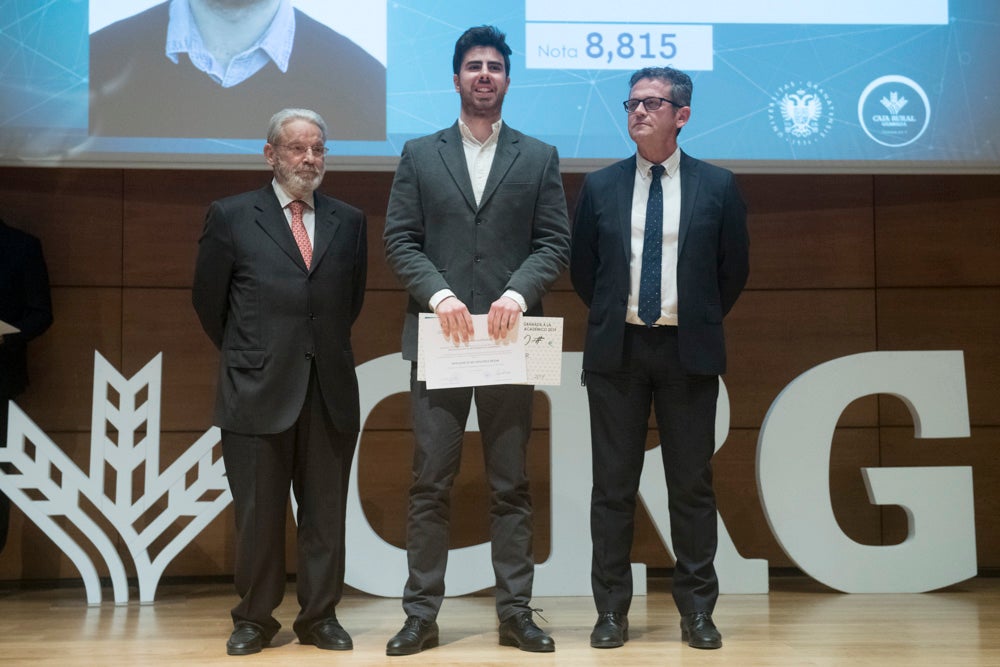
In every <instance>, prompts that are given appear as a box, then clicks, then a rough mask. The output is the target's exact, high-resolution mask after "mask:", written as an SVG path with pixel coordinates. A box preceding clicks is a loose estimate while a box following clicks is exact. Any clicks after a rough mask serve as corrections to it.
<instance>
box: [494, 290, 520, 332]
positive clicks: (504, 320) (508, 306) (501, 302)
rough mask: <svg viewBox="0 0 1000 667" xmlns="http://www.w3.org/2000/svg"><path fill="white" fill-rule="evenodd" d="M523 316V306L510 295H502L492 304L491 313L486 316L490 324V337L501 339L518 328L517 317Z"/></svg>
mask: <svg viewBox="0 0 1000 667" xmlns="http://www.w3.org/2000/svg"><path fill="white" fill-rule="evenodd" d="M520 316H521V306H519V305H517V302H516V301H514V300H513V299H511V298H510V297H509V296H502V297H500V298H499V299H497V300H496V301H494V302H493V303H492V305H490V314H489V316H488V317H487V318H486V322H487V324H488V325H489V334H490V338H492V339H493V340H495V341H498V342H499V341H501V340H503V339H505V338H506V337H507V335H508V334H509V333H510V332H511V331H513V330H515V329H517V318H518V317H520Z"/></svg>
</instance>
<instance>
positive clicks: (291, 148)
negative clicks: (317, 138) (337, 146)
mask: <svg viewBox="0 0 1000 667" xmlns="http://www.w3.org/2000/svg"><path fill="white" fill-rule="evenodd" d="M275 146H276V147H277V148H284V149H285V150H286V151H288V152H289V153H291V154H292V155H294V156H295V157H305V155H306V153H308V152H309V151H312V154H313V155H315V156H316V157H323V156H324V155H326V154H327V151H329V150H330V149H329V148H327V147H326V146H324V145H323V144H318V145H316V146H302V145H301V144H275Z"/></svg>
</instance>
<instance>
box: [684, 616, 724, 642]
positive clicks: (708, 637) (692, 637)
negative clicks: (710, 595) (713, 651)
mask: <svg viewBox="0 0 1000 667" xmlns="http://www.w3.org/2000/svg"><path fill="white" fill-rule="evenodd" d="M681 641H685V642H687V643H688V646H690V647H692V648H722V635H721V634H720V633H719V630H718V628H716V627H715V623H713V622H712V615H711V614H710V613H708V612H707V611H696V612H695V613H693V614H685V615H684V616H681Z"/></svg>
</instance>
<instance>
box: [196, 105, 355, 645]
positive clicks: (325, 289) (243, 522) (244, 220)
mask: <svg viewBox="0 0 1000 667" xmlns="http://www.w3.org/2000/svg"><path fill="white" fill-rule="evenodd" d="M325 154H326V123H325V122H324V121H323V119H322V118H321V117H320V116H319V114H317V113H315V112H314V111H310V110H308V109H284V110H282V111H279V112H278V113H277V114H275V115H274V116H273V117H272V118H271V125H270V129H269V130H268V134H267V144H265V146H264V157H265V159H266V160H267V163H268V164H269V165H271V168H272V170H273V172H274V178H273V179H272V181H271V182H270V183H268V184H267V185H266V186H264V187H263V188H261V189H259V190H256V191H253V192H246V193H243V194H239V195H235V196H233V197H227V198H225V199H220V200H219V201H216V202H213V203H212V205H211V206H209V209H208V213H207V215H206V218H205V228H204V232H203V233H202V236H201V240H200V241H199V244H198V260H197V264H196V266H195V277H194V290H193V295H192V296H193V301H194V307H195V310H196V311H197V313H198V317H199V319H200V320H201V325H202V327H203V328H204V329H205V333H207V334H208V336H209V338H211V340H212V342H213V343H214V344H215V346H216V347H217V348H218V349H219V351H220V353H221V354H220V358H219V374H218V382H217V384H218V388H217V394H216V403H215V415H214V423H215V425H216V426H218V427H219V428H220V429H222V458H223V462H224V463H225V467H226V477H227V478H228V480H229V488H230V490H231V491H232V493H233V508H234V510H235V517H236V567H235V582H236V592H237V593H238V594H239V596H240V602H239V604H237V605H236V607H234V608H233V610H232V618H233V625H234V628H233V632H232V635H231V636H230V638H229V641H228V642H227V644H226V651H227V652H228V653H229V654H230V655H248V654H251V653H258V652H260V650H261V649H262V648H263V647H265V646H267V645H268V644H269V643H270V641H271V639H272V638H273V637H274V635H275V633H276V632H277V631H278V628H280V627H281V624H280V623H278V621H277V620H275V618H274V616H273V612H274V610H275V609H276V608H277V607H278V605H279V604H280V603H281V599H282V597H283V596H284V593H285V578H286V573H285V514H286V512H287V506H288V489H289V486H291V487H292V488H293V490H294V492H295V498H296V500H297V501H298V517H297V520H298V533H297V540H296V542H297V550H298V573H297V579H296V587H297V590H298V601H299V605H300V611H299V614H298V617H297V618H296V619H295V624H294V625H293V629H294V630H295V634H296V635H297V636H298V638H299V642H300V643H302V644H311V645H315V646H317V647H319V648H322V649H333V650H347V649H350V648H352V647H353V644H352V641H351V637H350V635H348V634H347V632H346V631H345V630H344V628H343V627H342V626H341V625H340V623H339V622H338V620H337V615H336V607H337V603H338V602H340V597H341V593H342V592H343V588H344V556H345V553H344V533H345V518H346V513H347V488H348V481H349V479H350V472H351V462H352V461H353V458H354V450H355V447H356V444H357V439H358V431H359V429H360V420H361V418H360V414H361V411H360V407H359V400H358V379H357V375H356V374H355V370H354V356H353V354H352V352H351V325H352V324H353V323H354V320H355V319H357V317H358V313H359V312H360V311H361V303H362V300H363V298H364V293H365V277H366V268H367V244H366V220H365V215H364V213H363V212H362V211H360V210H359V209H356V208H354V207H353V206H350V205H348V204H346V203H344V202H342V201H340V200H338V199H334V198H332V197H328V196H326V195H324V194H321V193H319V192H317V190H316V189H317V188H318V187H319V184H320V181H322V180H323V173H324V171H325V167H324V164H323V157H324V155H325Z"/></svg>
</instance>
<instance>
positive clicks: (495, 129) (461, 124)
mask: <svg viewBox="0 0 1000 667" xmlns="http://www.w3.org/2000/svg"><path fill="white" fill-rule="evenodd" d="M501 125H503V119H502V118H501V119H499V120H497V122H495V123H493V125H491V126H490V128H491V130H490V136H489V137H487V139H486V141H483V142H480V141H479V139H476V137H475V136H473V134H472V130H470V129H469V126H468V125H466V124H465V121H464V120H462V119H461V118H459V119H458V131H459V132H460V133H461V134H462V139H463V140H464V141H469V142H471V143H473V144H475V145H476V146H488V145H489V144H491V143H495V142H496V141H497V140H498V138H499V137H500V126H501Z"/></svg>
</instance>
